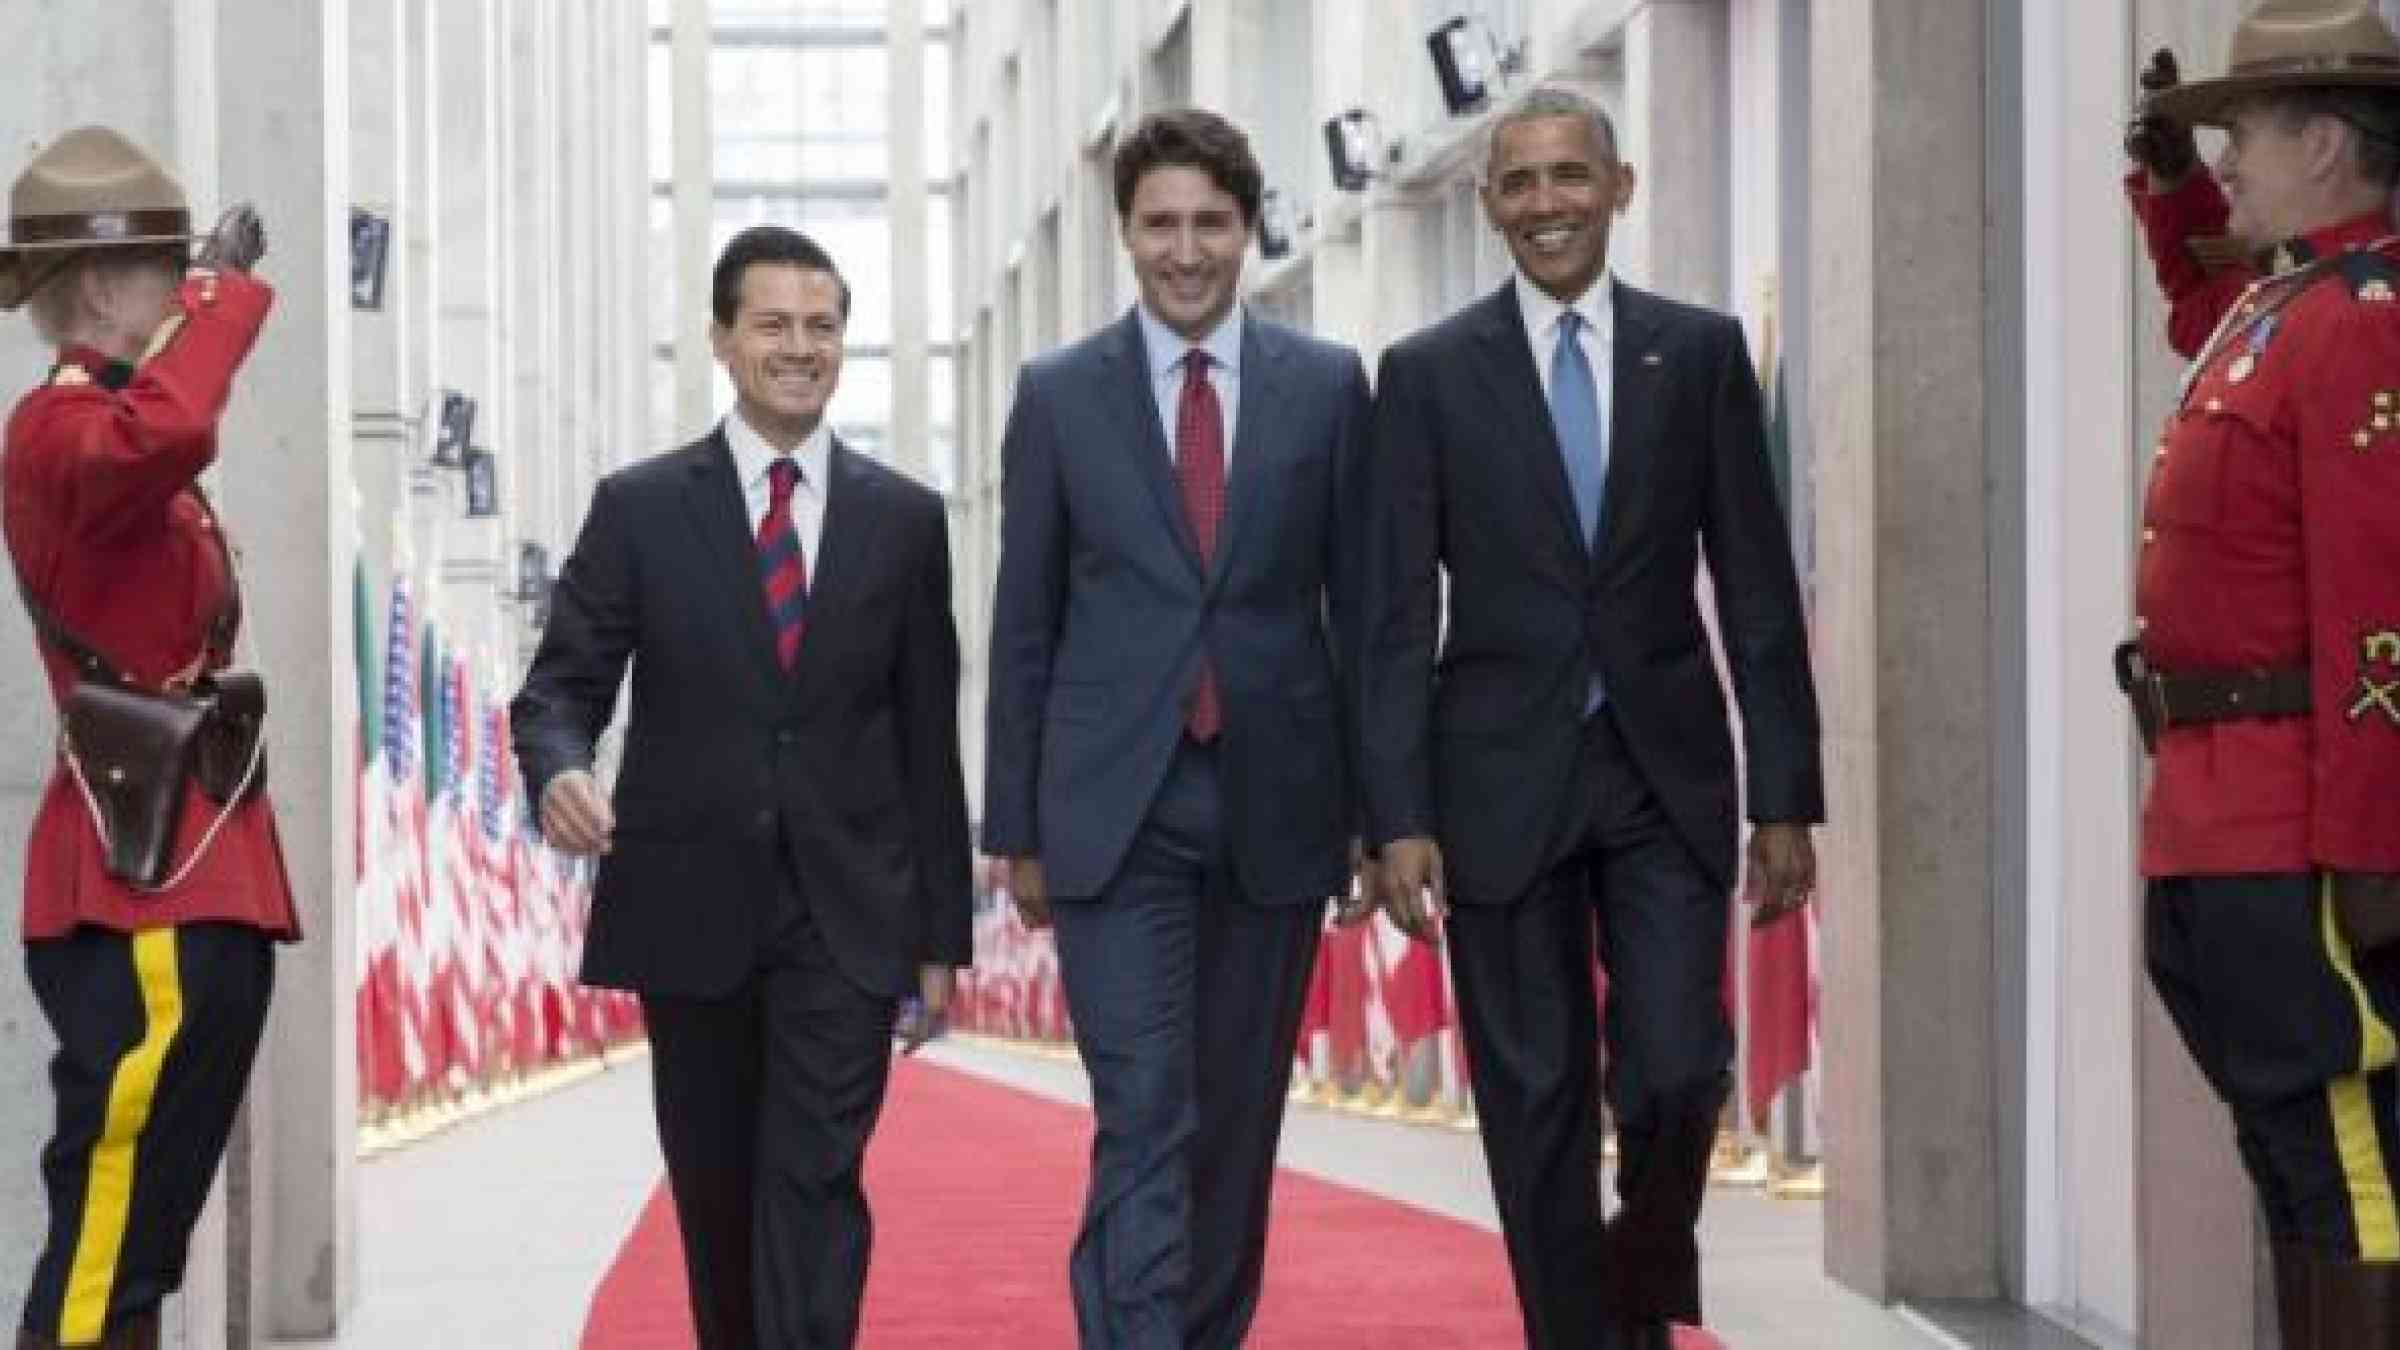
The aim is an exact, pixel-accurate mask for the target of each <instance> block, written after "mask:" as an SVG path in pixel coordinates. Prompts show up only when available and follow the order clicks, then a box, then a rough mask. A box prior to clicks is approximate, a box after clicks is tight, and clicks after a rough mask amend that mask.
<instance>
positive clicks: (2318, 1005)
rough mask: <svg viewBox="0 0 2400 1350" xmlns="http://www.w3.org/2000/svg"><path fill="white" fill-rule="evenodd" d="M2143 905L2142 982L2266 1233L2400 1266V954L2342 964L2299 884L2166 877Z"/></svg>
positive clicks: (2311, 882)
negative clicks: (2155, 998) (2399, 1061)
mask: <svg viewBox="0 0 2400 1350" xmlns="http://www.w3.org/2000/svg"><path fill="white" fill-rule="evenodd" d="M2146 910H2147V913H2146V915H2145V929H2146V931H2145V935H2144V937H2145V947H2146V955H2147V960H2148V963H2149V967H2150V981H2151V983H2152V985H2153V986H2155V987H2156V988H2157V990H2158V995H2159V998H2160V999H2161V1000H2163V1001H2164V1002H2165V1004H2166V1007H2167V1013H2168V1015H2169V1016H2171V1017H2172V1018H2173V1019H2174V1021H2175V1026H2176V1029H2177V1030H2178V1031H2179V1032H2181V1033H2182V1036H2183V1043H2184V1045H2185V1046H2186V1047H2187V1048H2188V1049H2189V1050H2190V1051H2191V1055H2192V1058H2193V1059H2194V1060H2195V1061H2197V1062H2198V1064H2199V1066H2200V1072H2201V1073H2202V1074H2204V1075H2206V1076H2207V1078H2208V1082H2209V1085H2210V1086H2211V1087H2212V1088H2214V1089H2215V1090H2216V1093H2217V1096H2218V1097H2219V1098H2221V1099H2223V1101H2224V1102H2225V1104H2226V1106H2227V1107H2228V1108H2230V1109H2231V1111H2232V1114H2233V1125H2234V1141H2235V1143H2236V1144H2237V1145H2238V1146H2239V1148H2240V1149H2241V1155H2242V1162H2243V1164H2244V1165H2245V1167H2246V1168H2247V1169H2248V1171H2249V1173H2250V1180H2251V1182H2252V1184H2253V1185H2255V1186H2256V1187H2257V1189H2258V1197H2259V1203H2260V1205H2261V1206H2262V1207H2263V1208H2264V1210H2265V1212H2266V1222H2267V1230H2268V1233H2269V1234H2270V1235H2271V1236H2272V1237H2273V1239H2274V1240H2275V1241H2276V1242H2277V1243H2279V1244H2288V1245H2294V1246H2299V1247H2302V1248H2306V1249H2309V1250H2311V1251H2313V1252H2316V1253H2318V1254H2320V1255H2322V1256H2326V1257H2334V1258H2339V1259H2343V1260H2359V1261H2376V1262H2388V1261H2400V1214H2396V1213H2395V1208H2394V1200H2393V1178H2394V1176H2395V1175H2400V1172H2396V1170H2395V1166H2394V1164H2395V1162H2400V1119H2396V1118H2395V1115H2394V1107H2395V1102H2394V1088H2395V1086H2396V1081H2395V1078H2396V1075H2395V1070H2394V1068H2393V1062H2394V1040H2393V1029H2394V1028H2395V1027H2400V946H2394V947H2385V948H2382V949H2380V950H2378V951H2375V952H2370V953H2368V954H2367V955H2366V956H2365V957H2363V958H2361V957H2356V956H2354V955H2353V953H2352V952H2351V951H2350V948H2349V944H2348V943H2347V942H2345V941H2344V940H2343V937H2342V934H2341V932H2340V929H2339V928H2338V926H2337V925H2336V924H2335V923H2334V917H2333V907H2332V904H2331V900H2330V897H2329V895H2328V894H2327V892H2326V888H2325V883H2324V881H2323V880H2322V879H2320V878H2318V877H2315V876H2309V875H2305V874H2300V875H2274V876H2222V877H2170V878H2163V879H2160V880H2156V881H2153V882H2151V883H2150V888H2149V897H2148V901H2147V904H2146Z"/></svg>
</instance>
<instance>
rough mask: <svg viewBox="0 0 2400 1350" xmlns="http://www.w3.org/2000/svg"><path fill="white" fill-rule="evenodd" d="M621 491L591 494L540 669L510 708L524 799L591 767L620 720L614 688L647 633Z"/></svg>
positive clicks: (605, 485)
mask: <svg viewBox="0 0 2400 1350" xmlns="http://www.w3.org/2000/svg"><path fill="white" fill-rule="evenodd" d="M621 490H622V489H621V486H620V485H618V484H617V483H616V482H615V481H614V480H611V479H603V480H601V483H600V485H599V486H598V487H597V488H595V489H593V491H592V506H591V510H590V511H588V512H586V513H585V515H584V518H583V532H582V533H581V534H579V535H578V536H576V539H575V548H574V551H573V552H572V553H570V554H569V555H568V556H567V561H566V565H565V566H563V567H561V568H560V569H559V574H558V584H557V586H556V588H555V589H554V590H553V591H552V593H551V599H550V621H549V623H548V624H547V625H545V626H544V627H543V629H542V642H541V646H540V648H539V649H537V650H536V651H535V652H534V657H533V667H532V669H530V670H528V671H527V672H526V674H525V683H524V686H523V687H522V688H520V689H519V690H518V691H517V696H516V698H515V699H514V700H513V701H511V702H510V704H509V709H508V714H509V726H510V728H511V731H512V737H511V739H512V740H513V741H514V742H515V744H516V750H517V762H518V763H519V764H521V765H523V766H524V770H525V794H526V798H527V800H529V801H532V802H534V803H536V804H537V805H538V804H539V803H540V802H541V800H542V789H544V788H546V787H548V786H549V785H550V780H551V779H553V778H555V777H557V776H558V775H559V774H561V773H564V772H566V771H567V770H569V769H588V768H590V767H591V765H592V747H593V746H594V744H596V743H597V742H598V741H599V739H600V733H601V732H602V731H604V730H606V729H607V727H608V722H609V719H610V718H611V717H612V716H614V715H615V713H616V707H617V686H618V685H619V684H620V683H621V682H622V681H623V680H624V678H625V663H626V661H627V660H628V659H629V658H630V657H631V656H632V654H633V647H634V639H635V637H636V635H637V634H638V633H639V631H640V619H641V609H640V605H639V602H638V600H637V595H638V589H637V586H636V576H635V565H634V556H633V541H632V539H631V537H630V536H629V533H628V527H627V525H626V522H625V521H624V519H623V515H624V511H623V505H622V503H620V502H619V501H618V500H617V497H618V493H619V492H620V491H621Z"/></svg>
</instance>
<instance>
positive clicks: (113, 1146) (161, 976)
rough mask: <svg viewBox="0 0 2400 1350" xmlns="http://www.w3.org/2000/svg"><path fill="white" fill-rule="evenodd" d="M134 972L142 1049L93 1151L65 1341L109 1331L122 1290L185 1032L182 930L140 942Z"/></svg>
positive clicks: (156, 932)
mask: <svg viewBox="0 0 2400 1350" xmlns="http://www.w3.org/2000/svg"><path fill="white" fill-rule="evenodd" d="M133 972H134V978H135V979H136V980H137V981H138V982H139V983H140V985H141V990H142V1013H143V1017H144V1025H143V1028H142V1040H141V1044H139V1045H136V1046H135V1047H133V1050H132V1052H131V1053H129V1054H127V1055H126V1056H125V1058H124V1059H122V1060H119V1061H118V1062H117V1071H116V1074H115V1076H114V1077H112V1078H111V1079H110V1080H109V1085H108V1118H107V1121H106V1123H105V1124H104V1125H103V1126H102V1127H101V1132H100V1142H99V1143H98V1144H96V1145H95V1146H94V1147H93V1149H92V1164H91V1166H92V1171H91V1177H90V1180H89V1181H88V1182H87V1183H86V1185H85V1188H84V1195H83V1231H82V1233H81V1234H80V1235H79V1236H78V1237H77V1238H76V1240H75V1264H74V1265H73V1266H71V1267H69V1268H68V1270H67V1304H66V1308H65V1310H64V1311H63V1312H61V1313H60V1314H59V1320H58V1339H59V1340H60V1341H61V1342H62V1343H64V1344H67V1345H83V1344H87V1343H89V1342H93V1341H97V1340H99V1339H100V1336H101V1334H102V1333H103V1332H104V1331H105V1330H106V1323H107V1319H108V1295H109V1291H110V1290H111V1289H113V1288H115V1287H116V1283H117V1258H118V1256H119V1254H120V1253H122V1252H123V1251H124V1249H125V1217H126V1213H127V1211H128V1210H130V1209H131V1208H132V1205H133V1163H134V1152H135V1149H136V1147H137V1146H138V1145H139V1144H140V1143H141V1138H142V1129H143V1127H145V1126H147V1125H148V1124H149V1123H150V1103H151V1098H152V1097H153V1096H154V1095H155V1094H156V1093H157V1091H158V1072H159V1069H160V1067H161V1066H162V1065H164V1064H165V1063H166V1058H167V1047H168V1046H169V1045H170V1044H172V1043H173V1042H174V1040H175V1033H176V1031H177V1030H178V1029H179V1028H181V1027H182V1025H183V983H182V977H181V973H180V972H179V971H178V970H177V969H176V965H175V930H174V929H172V928H153V929H150V930H149V931H147V932H141V933H136V934H134V935H133Z"/></svg>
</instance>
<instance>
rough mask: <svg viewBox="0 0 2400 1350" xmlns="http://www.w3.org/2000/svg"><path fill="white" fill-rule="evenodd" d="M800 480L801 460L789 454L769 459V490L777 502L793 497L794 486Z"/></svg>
mask: <svg viewBox="0 0 2400 1350" xmlns="http://www.w3.org/2000/svg"><path fill="white" fill-rule="evenodd" d="M799 482H800V461H798V460H796V459H793V458H792V457H791V456H789V455H777V456H776V457H775V458H774V459H771V460H769V461H767V491H768V493H769V494H770V495H771V496H772V497H773V499H774V500H775V501H777V502H788V501H790V500H791V499H792V488H793V487H795V486H796V485H798V483H799Z"/></svg>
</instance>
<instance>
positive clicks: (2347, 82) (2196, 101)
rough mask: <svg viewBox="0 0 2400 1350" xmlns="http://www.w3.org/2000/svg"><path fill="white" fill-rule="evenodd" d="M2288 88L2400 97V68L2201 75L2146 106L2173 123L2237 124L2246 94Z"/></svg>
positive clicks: (2160, 92)
mask: <svg viewBox="0 0 2400 1350" xmlns="http://www.w3.org/2000/svg"><path fill="white" fill-rule="evenodd" d="M2287 89H2381V90H2387V91H2389V92H2391V93H2392V94H2394V95H2395V96H2400V67H2393V68H2389V69H2387V68H2383V67H2355V66H2354V67H2348V68H2340V69H2320V70H2304V71H2303V70H2295V71H2289V72H2276V73H2272V74H2257V75H2228V76H2226V77H2224V78H2222V79H2215V80H2195V81H2193V82H2192V83H2190V84H2179V85H2177V86H2175V87H2174V88H2172V89H2164V90H2161V91H2159V92H2158V93H2156V94H2153V95H2151V96H2150V98H2149V100H2148V101H2147V102H2145V103H2144V104H2143V107H2144V108H2145V110H2147V111H2149V112H2152V113H2155V114H2157V115H2158V116H2160V117H2164V118H2166V119H2167V120H2168V121H2171V122H2183V123H2187V124H2189V125H2191V126H2200V127H2222V126H2229V125H2231V124H2232V120H2233V111H2234V109H2235V108H2236V107H2238V106H2239V105H2240V104H2241V103H2242V102H2243V101H2244V100H2245V99H2250V98H2254V97H2256V96H2258V95H2260V94H2272V93H2278V92H2281V91H2283V90H2287Z"/></svg>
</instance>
